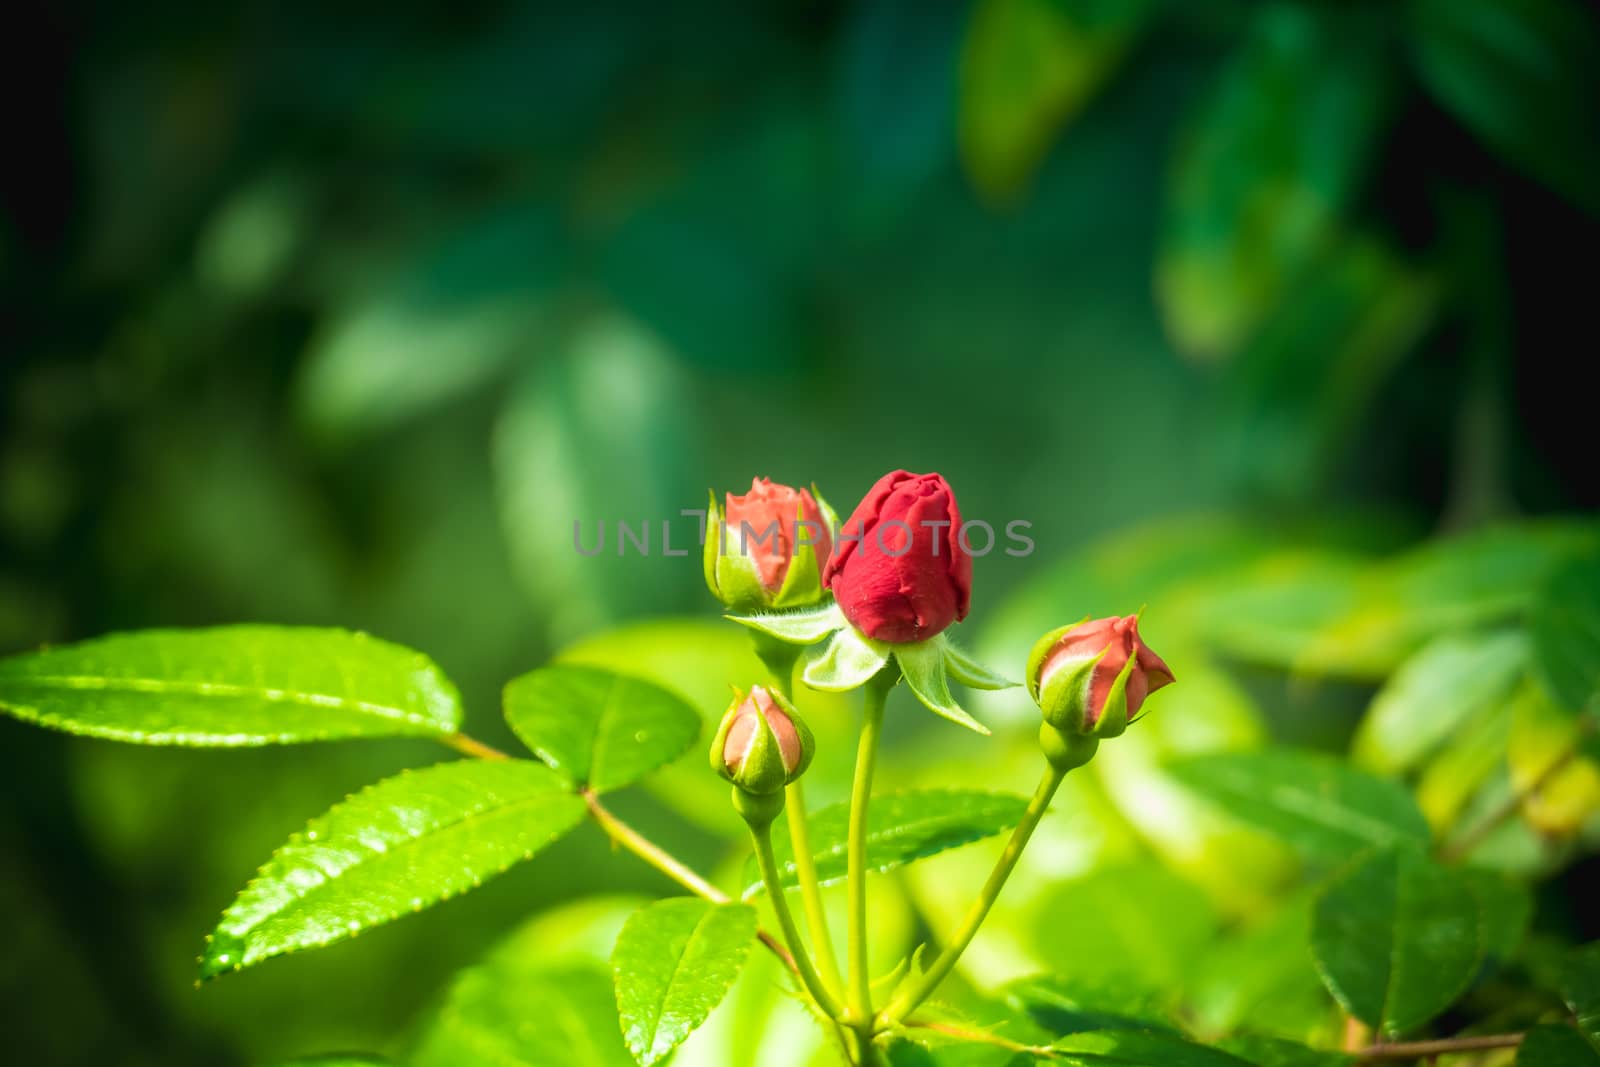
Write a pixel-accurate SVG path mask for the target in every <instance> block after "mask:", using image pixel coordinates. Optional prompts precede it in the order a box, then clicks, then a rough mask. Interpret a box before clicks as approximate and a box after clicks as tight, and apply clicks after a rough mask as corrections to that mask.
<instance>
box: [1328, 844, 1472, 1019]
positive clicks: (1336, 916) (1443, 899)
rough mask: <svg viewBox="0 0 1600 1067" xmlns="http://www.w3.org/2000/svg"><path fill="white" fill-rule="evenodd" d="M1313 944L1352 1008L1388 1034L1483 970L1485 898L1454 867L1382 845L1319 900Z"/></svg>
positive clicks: (1441, 1004) (1443, 1003)
mask: <svg viewBox="0 0 1600 1067" xmlns="http://www.w3.org/2000/svg"><path fill="white" fill-rule="evenodd" d="M1311 949H1312V955H1313V956H1314V957H1315V959H1316V962H1317V968H1318V970H1319V971H1321V973H1322V977H1323V981H1325V982H1326V983H1327V985H1328V989H1329V991H1330V992H1332V993H1333V995H1334V996H1335V997H1336V998H1338V1000H1339V1002H1340V1003H1341V1004H1343V1005H1344V1007H1345V1010H1347V1011H1348V1012H1350V1014H1351V1015H1354V1016H1355V1017H1356V1018H1358V1019H1360V1020H1361V1021H1362V1022H1365V1023H1366V1024H1367V1025H1369V1026H1371V1027H1373V1028H1374V1029H1375V1030H1377V1031H1379V1032H1380V1033H1382V1034H1384V1035H1388V1036H1394V1035H1398V1034H1402V1033H1405V1032H1406V1031H1408V1030H1411V1029H1413V1028H1415V1027H1418V1026H1421V1025H1422V1024H1423V1023H1425V1022H1427V1021H1428V1020H1429V1019H1431V1018H1433V1017H1434V1016H1435V1015H1437V1014H1439V1013H1440V1012H1441V1011H1443V1010H1444V1009H1446V1008H1448V1007H1449V1006H1450V1005H1451V1004H1452V1003H1453V1002H1454V1001H1455V999H1456V998H1457V997H1458V996H1460V995H1461V994H1462V992H1464V991H1465V990H1466V988H1467V986H1468V985H1470V984H1471V983H1472V980H1473V979H1474V978H1475V977H1476V976H1477V973H1478V967H1479V964H1480V962H1481V961H1482V959H1483V954H1484V944H1483V929H1482V921H1481V918H1480V913H1479V904H1478V900H1477V898H1476V897H1475V896H1474V895H1473V892H1472V889H1471V886H1470V885H1469V884H1468V883H1467V881H1466V880H1465V879H1464V878H1462V877H1461V876H1460V875H1459V874H1458V873H1457V872H1455V871H1452V870H1449V869H1447V868H1444V867H1440V866H1438V865H1436V864H1434V863H1432V862H1430V861H1429V860H1427V859H1425V858H1423V857H1421V856H1418V855H1416V854H1414V853H1411V852H1405V851H1384V852H1376V853H1373V854H1371V855H1369V856H1367V857H1365V858H1363V859H1362V860H1360V861H1359V862H1358V863H1357V864H1356V865H1355V866H1354V867H1352V868H1351V869H1349V870H1348V871H1346V872H1344V873H1343V874H1342V875H1341V876H1340V877H1339V878H1338V880H1336V881H1335V882H1333V883H1332V884H1331V885H1329V886H1328V887H1327V888H1326V889H1325V890H1324V891H1323V892H1322V894H1321V896H1320V897H1318V899H1317V902H1316V905H1315V909H1314V911H1313V916H1312V926H1311Z"/></svg>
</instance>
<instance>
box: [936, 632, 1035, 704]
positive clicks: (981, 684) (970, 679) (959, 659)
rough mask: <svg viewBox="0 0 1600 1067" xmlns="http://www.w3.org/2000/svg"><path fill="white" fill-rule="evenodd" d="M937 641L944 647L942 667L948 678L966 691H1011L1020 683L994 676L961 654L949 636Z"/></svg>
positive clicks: (970, 658)
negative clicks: (947, 673)
mask: <svg viewBox="0 0 1600 1067" xmlns="http://www.w3.org/2000/svg"><path fill="white" fill-rule="evenodd" d="M938 640H939V641H940V642H942V643H943V645H944V665H945V669H946V670H947V671H949V672H950V677H952V678H954V679H955V680H956V681H958V682H960V683H961V684H962V685H964V686H966V687H967V688H968V689H989V690H995V689H1012V688H1014V687H1016V686H1018V685H1021V684H1022V683H1021V682H1013V681H1012V680H1011V679H1010V678H1006V677H1004V676H1003V675H1000V674H996V673H995V672H994V671H992V670H990V669H989V668H988V667H985V666H984V665H983V664H981V663H979V662H978V661H977V660H975V659H973V658H972V657H971V656H969V655H967V654H966V653H965V652H963V651H962V650H961V649H960V648H959V647H958V646H957V645H956V643H955V642H954V641H952V640H950V637H949V635H947V634H940V635H939V637H938Z"/></svg>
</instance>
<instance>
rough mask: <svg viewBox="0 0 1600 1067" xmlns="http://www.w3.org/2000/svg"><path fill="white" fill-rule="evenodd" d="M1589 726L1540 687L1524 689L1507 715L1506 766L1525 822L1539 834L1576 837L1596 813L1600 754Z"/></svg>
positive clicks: (1584, 717) (1589, 722) (1599, 804)
mask: <svg viewBox="0 0 1600 1067" xmlns="http://www.w3.org/2000/svg"><path fill="white" fill-rule="evenodd" d="M1592 722H1593V720H1592V719H1590V718H1589V717H1588V716H1587V715H1585V714H1582V713H1580V712H1577V711H1571V710H1568V709H1567V708H1565V707H1562V706H1560V705H1557V704H1555V703H1553V702H1552V701H1551V699H1550V698H1549V697H1548V696H1546V695H1545V691H1544V689H1543V688H1542V687H1540V686H1537V685H1529V686H1524V687H1523V688H1522V690H1520V691H1519V693H1518V695H1517V699H1516V702H1515V703H1514V704H1513V706H1512V709H1511V732H1510V736H1509V737H1508V738H1507V741H1506V749H1505V757H1506V763H1507V765H1508V766H1509V767H1510V770H1511V785H1512V788H1513V789H1515V790H1516V791H1517V792H1518V793H1519V794H1521V795H1524V796H1525V797H1526V799H1525V801H1524V802H1523V804H1522V805H1521V811H1522V814H1523V816H1524V817H1525V818H1526V819H1527V820H1528V822H1529V824H1531V825H1532V826H1534V827H1536V828H1537V829H1538V830H1539V831H1540V832H1541V833H1543V834H1548V835H1552V836H1557V837H1570V836H1572V835H1573V834H1576V833H1577V832H1578V831H1579V830H1580V829H1582V827H1583V826H1584V824H1585V823H1586V822H1587V821H1588V820H1589V818H1590V817H1591V816H1593V815H1594V814H1595V813H1596V812H1597V811H1600V758H1597V757H1600V752H1597V748H1596V743H1595V740H1594V736H1593V735H1594V731H1593V726H1592Z"/></svg>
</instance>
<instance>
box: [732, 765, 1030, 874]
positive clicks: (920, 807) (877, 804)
mask: <svg viewBox="0 0 1600 1067" xmlns="http://www.w3.org/2000/svg"><path fill="white" fill-rule="evenodd" d="M1027 807H1028V802H1027V800H1026V799H1024V798H1023V797H1019V796H1013V795H1011V794H1009V793H985V792H979V791H976V790H962V789H928V790H918V791H914V792H905V793H884V794H880V795H877V796H874V797H873V798H872V806H871V807H870V808H869V809H867V869H868V870H871V871H887V870H892V869H893V868H895V867H900V866H904V865H905V864H907V863H912V862H914V861H916V860H919V859H923V858H925V857H928V856H933V855H937V854H938V853H940V852H944V851H945V850H947V849H952V848H957V847H959V846H961V845H965V844H970V843H971V842H973V841H981V840H983V839H984V838H986V837H993V836H994V835H995V834H998V833H1003V832H1005V831H1006V830H1009V829H1010V828H1011V827H1013V826H1015V825H1016V824H1017V823H1019V822H1021V821H1022V813H1023V812H1024V811H1025V810H1027ZM849 828H850V806H849V805H848V804H834V805H832V806H830V807H826V808H822V809H821V810H819V811H815V812H812V814H811V819H810V836H811V848H812V851H813V852H814V853H815V858H816V865H817V877H818V878H819V879H820V880H821V881H822V883H823V884H824V885H827V884H829V883H832V882H838V881H842V880H843V879H844V876H845V853H846V849H847V838H848V835H849ZM772 849H773V853H774V854H775V856H776V858H777V861H778V875H779V877H780V878H781V879H782V881H783V884H784V886H785V887H790V886H795V885H798V884H799V883H798V882H797V881H796V875H795V868H794V846H793V845H792V844H791V843H790V840H789V827H788V823H787V821H785V820H779V821H778V822H776V823H774V824H773V827H772ZM745 883H746V885H745V891H744V896H745V897H746V899H748V898H750V897H752V896H754V895H755V894H757V893H759V892H761V889H762V886H761V878H760V875H759V873H758V872H757V871H756V866H755V860H754V859H753V858H752V859H751V860H750V862H749V863H748V864H746V867H745Z"/></svg>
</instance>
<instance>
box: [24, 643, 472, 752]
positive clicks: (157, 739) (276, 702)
mask: <svg viewBox="0 0 1600 1067" xmlns="http://www.w3.org/2000/svg"><path fill="white" fill-rule="evenodd" d="M0 707H3V708H4V710H5V711H6V712H8V713H9V714H11V715H13V716H15V717H16V718H19V719H22V720H24V721H26V722H33V723H37V724H38V725H40V726H47V727H50V728H52V729H56V730H63V731H65V732H67V733H73V734H86V735H88V736H90V737H104V738H109V739H111V740H115V741H133V742H136V743H139V744H147V745H215V746H239V745H270V744H288V743H293V742H300V741H330V740H335V739H339V738H347V737H394V736H423V737H428V736H439V735H443V734H449V733H453V732H455V730H456V729H457V727H459V726H460V723H461V698H460V696H459V695H458V694H457V693H456V689H455V686H454V685H452V684H451V683H450V680H449V679H447V678H446V677H445V676H444V674H443V673H442V672H441V671H440V670H439V668H438V667H436V666H434V664H433V663H432V661H430V660H429V659H428V658H427V657H426V656H424V655H422V654H421V653H419V652H413V651H411V650H410V649H407V648H402V647H400V646H399V645H392V644H389V643H388V642H386V641H380V640H378V639H377V638H375V637H369V636H368V635H366V634H361V633H353V632H350V631H347V630H323V629H312V628H309V627H306V628H292V627H275V626H223V627H217V628H214V629H208V630H143V631H138V632H135V633H126V634H113V635H112V636H110V637H101V638H97V639H95V640H92V641H84V642H82V643H80V644H76V645H65V646H62V647H60V648H52V649H46V650H45V651H43V652H36V653H31V654H27V655H21V656H12V657H10V658H8V659H5V660H0Z"/></svg>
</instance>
